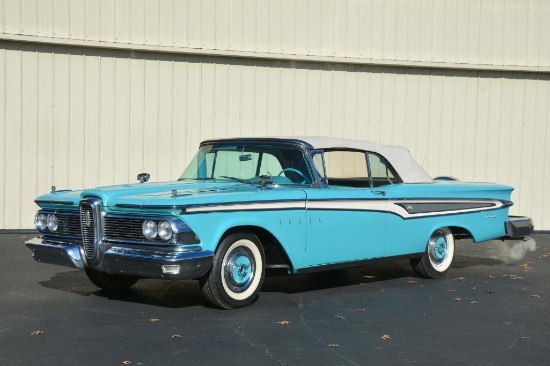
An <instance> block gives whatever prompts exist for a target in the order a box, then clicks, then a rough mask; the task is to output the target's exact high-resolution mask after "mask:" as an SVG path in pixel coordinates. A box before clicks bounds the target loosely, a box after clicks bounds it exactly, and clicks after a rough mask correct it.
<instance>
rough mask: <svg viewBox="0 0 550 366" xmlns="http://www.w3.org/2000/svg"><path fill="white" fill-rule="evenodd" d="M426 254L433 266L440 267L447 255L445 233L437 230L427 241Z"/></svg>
mask: <svg viewBox="0 0 550 366" xmlns="http://www.w3.org/2000/svg"><path fill="white" fill-rule="evenodd" d="M428 253H429V255H430V260H431V261H432V263H433V264H434V265H436V266H437V265H441V264H442V263H443V262H445V259H446V258H447V255H448V246H447V239H446V237H445V233H444V232H443V231H441V230H437V231H436V232H435V233H434V234H433V235H432V237H431V238H430V240H429V243H428Z"/></svg>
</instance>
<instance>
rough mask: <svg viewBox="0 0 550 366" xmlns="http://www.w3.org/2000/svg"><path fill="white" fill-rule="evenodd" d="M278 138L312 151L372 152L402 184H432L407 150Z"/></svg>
mask: <svg viewBox="0 0 550 366" xmlns="http://www.w3.org/2000/svg"><path fill="white" fill-rule="evenodd" d="M278 138H281V139H292V140H301V141H303V142H305V143H307V144H309V145H311V146H313V148H314V149H323V150H325V149H338V148H344V149H345V148H348V149H357V150H365V151H372V152H375V153H378V154H380V155H382V156H383V157H384V158H386V159H387V160H388V161H389V162H390V164H391V165H392V166H393V167H394V168H395V170H396V171H397V174H399V176H400V177H401V179H402V180H403V182H404V183H433V180H432V178H430V176H429V175H428V173H426V171H425V170H424V169H422V167H421V166H420V165H419V164H418V163H417V162H416V161H415V160H414V159H413V158H412V156H411V154H410V153H409V150H407V149H406V148H404V147H401V146H392V145H382V144H378V143H376V142H372V141H365V140H352V139H344V138H337V137H320V136H293V137H278Z"/></svg>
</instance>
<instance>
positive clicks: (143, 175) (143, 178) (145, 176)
mask: <svg viewBox="0 0 550 366" xmlns="http://www.w3.org/2000/svg"><path fill="white" fill-rule="evenodd" d="M149 178H151V174H149V173H139V174H138V175H137V180H139V182H140V183H145V182H148V181H149Z"/></svg>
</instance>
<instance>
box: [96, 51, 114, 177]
mask: <svg viewBox="0 0 550 366" xmlns="http://www.w3.org/2000/svg"><path fill="white" fill-rule="evenodd" d="M114 56H115V54H114V51H110V50H104V51H101V52H100V58H99V121H98V122H99V123H98V124H97V125H98V127H99V139H100V140H99V141H100V144H99V145H100V147H99V184H100V185H108V184H113V183H115V182H114V180H113V177H114V170H115V162H114V159H113V157H114V156H115V144H117V140H116V138H115V129H114V126H115V122H116V121H115V105H116V104H117V95H116V93H115V81H116V74H115V57H114Z"/></svg>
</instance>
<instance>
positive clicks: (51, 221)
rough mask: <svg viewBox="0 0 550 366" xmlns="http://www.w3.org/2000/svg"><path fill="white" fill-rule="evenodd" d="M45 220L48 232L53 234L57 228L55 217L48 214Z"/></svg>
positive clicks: (57, 223)
mask: <svg viewBox="0 0 550 366" xmlns="http://www.w3.org/2000/svg"><path fill="white" fill-rule="evenodd" d="M46 219H47V228H48V230H49V231H51V232H52V233H55V232H56V231H57V228H58V227H59V221H58V219H57V216H56V215H55V214H49V215H48V216H46Z"/></svg>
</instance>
